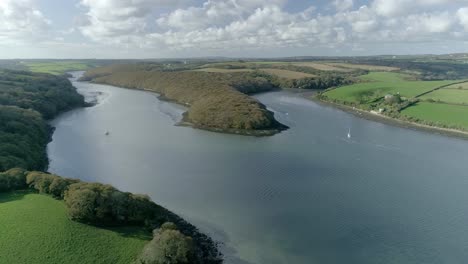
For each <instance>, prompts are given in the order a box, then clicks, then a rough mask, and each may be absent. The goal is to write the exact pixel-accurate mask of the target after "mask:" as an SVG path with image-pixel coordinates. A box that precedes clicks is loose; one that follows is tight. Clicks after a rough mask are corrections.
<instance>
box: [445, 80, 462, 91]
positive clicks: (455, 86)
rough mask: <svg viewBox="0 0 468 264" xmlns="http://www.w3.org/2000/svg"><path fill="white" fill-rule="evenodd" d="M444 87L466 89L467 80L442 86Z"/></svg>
mask: <svg viewBox="0 0 468 264" xmlns="http://www.w3.org/2000/svg"><path fill="white" fill-rule="evenodd" d="M444 89H460V90H468V82H464V83H458V84H454V85H450V86H447V87H444Z"/></svg>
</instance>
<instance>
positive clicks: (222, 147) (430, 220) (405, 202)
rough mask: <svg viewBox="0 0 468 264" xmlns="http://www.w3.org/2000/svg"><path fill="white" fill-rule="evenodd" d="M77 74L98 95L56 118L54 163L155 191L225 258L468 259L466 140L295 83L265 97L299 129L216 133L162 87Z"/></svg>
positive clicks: (63, 171) (238, 263)
mask: <svg viewBox="0 0 468 264" xmlns="http://www.w3.org/2000/svg"><path fill="white" fill-rule="evenodd" d="M74 85H75V86H76V87H77V88H78V89H79V91H80V92H81V93H83V94H85V95H87V97H88V99H90V98H93V97H96V98H97V100H98V104H97V105H96V106H94V107H91V108H83V109H77V110H74V111H71V112H68V113H66V114H64V115H62V116H60V117H59V118H57V119H56V120H54V121H53V122H52V124H53V125H54V126H55V127H56V131H55V133H54V135H53V141H52V142H51V143H50V144H49V146H48V152H49V157H50V159H51V163H50V171H51V172H54V173H57V174H60V175H63V176H68V177H76V178H81V179H83V180H87V181H99V182H104V183H110V184H112V185H114V186H116V187H118V188H120V189H122V190H125V191H130V192H138V193H147V194H149V195H150V196H151V197H152V198H153V200H155V201H156V202H157V203H160V204H162V205H164V206H166V207H168V208H170V209H171V210H173V211H174V212H176V213H178V214H180V215H182V216H183V217H185V218H186V219H188V220H189V221H191V222H192V223H194V224H195V225H197V226H199V227H200V228H201V229H202V230H203V231H205V232H207V233H209V234H210V235H212V237H214V238H215V239H216V240H218V241H222V242H224V247H223V249H222V250H223V252H224V254H225V255H226V260H227V261H226V262H227V263H231V264H247V263H261V264H263V263H265V264H276V263H299V264H302V263H304V264H306V263H307V264H309V263H332V264H334V263H356V264H363V263H364V264H365V263H428V264H430V263H438V264H439V263H468V141H465V140H459V139H455V138H448V137H444V136H439V135H433V134H428V133H423V132H417V131H413V130H408V129H402V128H398V127H392V126H388V125H384V124H381V123H376V122H372V121H367V120H363V119H359V118H356V117H354V116H352V115H350V114H347V113H344V112H342V111H339V110H336V109H333V108H330V107H325V106H321V105H318V104H316V103H314V102H311V101H308V100H306V99H303V98H300V97H298V96H297V95H294V94H291V93H287V92H274V93H266V94H262V95H259V96H257V98H258V99H259V100H260V101H262V102H263V103H265V104H266V105H267V106H268V107H269V108H270V109H271V110H273V111H274V112H275V116H276V117H277V119H279V120H280V121H281V122H283V123H284V124H286V125H288V126H290V127H291V129H289V130H287V131H285V132H283V133H281V134H278V135H275V136H273V137H266V138H254V137H245V136H236V135H227V134H217V133H212V132H206V131H201V130H195V129H192V128H187V127H177V126H174V123H175V122H177V121H178V120H179V119H180V115H181V113H182V112H184V109H183V108H182V107H180V106H177V105H174V104H171V103H167V102H161V101H159V100H158V99H157V97H156V95H155V94H151V93H148V92H142V91H134V90H127V89H122V88H116V87H112V86H106V85H97V84H90V83H77V82H75V83H74ZM348 129H351V134H352V137H351V138H350V139H348V138H347V133H348ZM106 131H109V132H110V135H108V136H105V133H106Z"/></svg>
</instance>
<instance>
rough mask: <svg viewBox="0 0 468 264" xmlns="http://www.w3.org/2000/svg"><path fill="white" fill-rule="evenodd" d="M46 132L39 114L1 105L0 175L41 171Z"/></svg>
mask: <svg viewBox="0 0 468 264" xmlns="http://www.w3.org/2000/svg"><path fill="white" fill-rule="evenodd" d="M49 131H50V130H49V127H48V126H47V124H46V122H45V121H44V120H43V119H42V117H41V115H40V114H39V113H38V112H36V111H33V110H27V109H21V108H18V107H16V106H2V105H0V171H4V170H7V169H10V168H14V167H22V168H24V169H42V168H44V167H45V166H46V165H47V155H46V152H45V147H46V144H47V142H48V139H49Z"/></svg>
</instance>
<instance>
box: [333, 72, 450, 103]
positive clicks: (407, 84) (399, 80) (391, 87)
mask: <svg viewBox="0 0 468 264" xmlns="http://www.w3.org/2000/svg"><path fill="white" fill-rule="evenodd" d="M408 77H409V76H407V75H404V74H400V73H393V72H371V73H369V74H366V75H363V76H361V77H360V78H361V80H362V82H360V83H356V84H352V85H347V86H343V87H339V88H337V89H333V90H330V91H327V92H326V93H325V95H326V96H327V97H329V98H332V99H337V100H340V101H347V102H355V103H358V102H362V101H369V100H373V99H375V98H378V97H382V96H385V95H386V94H396V93H400V95H401V96H403V97H407V98H412V97H415V96H418V95H420V94H422V93H425V92H428V91H431V90H433V89H435V88H437V87H440V86H443V85H448V84H450V83H453V82H454V81H412V80H408Z"/></svg>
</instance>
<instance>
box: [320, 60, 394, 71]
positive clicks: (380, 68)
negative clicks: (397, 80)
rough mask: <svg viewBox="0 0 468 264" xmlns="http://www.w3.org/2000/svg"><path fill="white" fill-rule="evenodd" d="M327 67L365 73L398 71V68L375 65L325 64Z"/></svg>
mask: <svg viewBox="0 0 468 264" xmlns="http://www.w3.org/2000/svg"><path fill="white" fill-rule="evenodd" d="M327 65H331V66H338V67H343V68H348V69H360V70H367V71H398V70H399V68H395V67H387V66H377V65H366V64H351V63H337V62H334V63H327Z"/></svg>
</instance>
